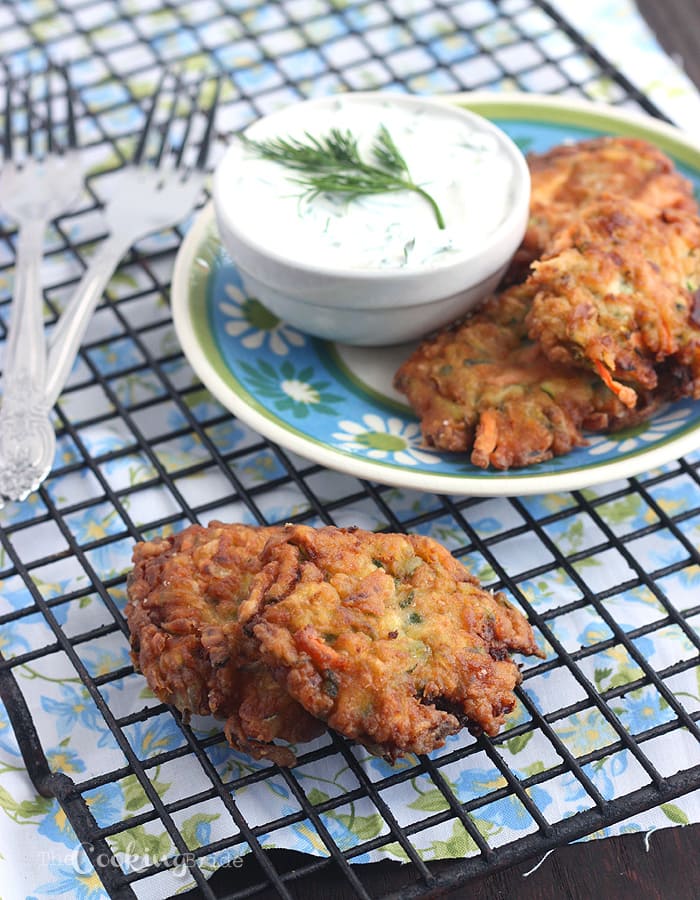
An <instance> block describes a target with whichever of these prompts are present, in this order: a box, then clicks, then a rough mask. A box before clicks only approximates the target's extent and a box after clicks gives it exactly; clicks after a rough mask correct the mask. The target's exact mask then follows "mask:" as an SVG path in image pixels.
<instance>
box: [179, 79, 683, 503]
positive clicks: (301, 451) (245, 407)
mask: <svg viewBox="0 0 700 900" xmlns="http://www.w3.org/2000/svg"><path fill="white" fill-rule="evenodd" d="M435 99H436V100H437V101H439V102H445V103H450V104H455V103H457V104H464V105H468V106H470V107H472V106H475V107H477V109H476V111H477V112H482V111H485V110H486V108H488V112H489V113H491V114H493V113H496V112H499V113H501V114H502V115H503V114H508V115H511V114H512V115H514V116H517V114H518V112H519V111H520V112H529V114H530V115H531V116H532V115H533V113H534V114H537V115H541V116H542V117H543V119H544V120H546V116H547V114H548V113H550V114H551V112H554V111H557V112H559V113H560V114H561V113H564V114H566V113H570V114H573V115H574V116H575V118H576V119H577V121H576V124H577V125H579V127H586V126H585V124H584V125H583V126H582V125H581V121H580V119H581V116H582V115H583V116H584V117H585V118H589V119H590V123H591V125H595V127H598V128H600V127H601V124H603V125H604V123H605V122H609V123H611V124H614V125H616V126H619V125H620V123H623V124H624V125H626V126H629V130H630V131H631V132H634V133H638V132H639V130H640V129H641V130H643V131H646V132H650V133H651V134H652V135H653V137H654V138H655V139H658V138H662V144H661V147H662V149H667V150H669V151H670V152H672V153H674V155H675V156H676V157H677V158H680V159H681V162H684V161H685V160H683V158H682V157H683V156H686V158H687V157H689V156H691V155H695V156H696V157H697V155H698V154H700V141H698V140H695V139H693V138H692V137H691V136H690V135H686V134H685V133H684V132H682V131H681V130H680V129H678V128H677V127H676V126H673V125H669V124H667V123H665V122H661V121H658V120H656V119H654V118H652V117H651V116H648V115H646V114H644V113H639V112H636V111H632V110H624V109H618V108H617V107H614V106H610V105H608V104H604V103H597V102H593V101H588V100H583V99H580V98H562V97H552V96H548V95H542V94H534V93H533V94H530V93H522V94H521V93H517V92H515V93H514V92H502V93H498V94H496V93H492V92H488V91H478V92H477V91H475V92H473V93H458V94H450V95H442V96H439V97H435ZM538 108H539V109H538ZM485 114H486V112H485ZM618 133H620V132H619V127H618ZM664 145H665V146H664ZM679 150H680V153H679ZM695 165H696V167H698V162H697V160H696V163H695ZM698 168H700V167H698ZM212 226H214V228H215V213H214V207H213V203H212V202H211V201H210V202H209V203H207V205H206V206H205V207H204V208H203V209H202V210H201V211H200V212H199V213H198V214H197V216H196V218H195V220H194V222H193V223H192V225H191V227H190V229H189V230H188V232H187V234H186V235H185V238H184V240H183V241H182V244H181V246H180V249H179V250H178V253H177V257H176V259H175V265H174V269H173V278H172V285H171V309H172V316H173V325H174V328H175V333H176V335H177V338H178V341H179V343H180V346H181V347H182V350H183V353H184V355H185V357H186V358H187V360H188V361H189V363H190V365H191V366H192V368H193V370H194V372H195V373H196V375H197V376H198V377H199V378H200V380H201V381H202V383H203V384H204V386H205V387H206V388H207V389H208V390H209V391H210V392H211V393H212V394H213V396H214V397H215V398H216V399H217V400H218V401H219V402H220V403H221V404H222V405H223V406H224V408H226V409H228V410H229V411H230V412H232V413H233V414H234V415H236V416H237V417H238V418H240V419H241V421H242V422H245V423H246V424H247V425H248V426H250V427H251V428H253V429H254V430H255V431H257V432H258V433H259V434H261V435H263V436H264V437H266V438H268V439H270V440H272V441H274V443H276V444H278V445H279V446H281V447H284V448H285V449H287V450H290V451H292V452H294V453H297V454H298V455H299V456H301V457H303V458H305V459H308V460H310V461H311V462H313V463H315V464H318V465H322V466H325V467H327V468H330V469H334V470H335V471H339V472H343V473H345V474H347V475H352V476H354V477H357V478H362V479H365V480H368V481H374V482H377V483H379V484H385V485H389V486H392V487H399V488H405V489H409V490H419V491H424V492H433V493H436V494H447V495H455V496H473V497H501V496H527V495H533V494H544V493H552V492H556V491H573V490H582V489H584V488H587V487H594V486H595V485H597V484H602V483H605V482H609V481H615V480H617V479H620V478H631V477H633V476H634V475H638V474H640V473H641V472H645V471H648V470H649V469H653V468H655V467H657V466H660V465H663V464H665V463H668V462H671V461H675V460H677V459H679V458H680V457H681V456H683V454H684V453H686V452H689V451H691V450H693V449H696V448H697V446H698V444H699V443H700V442H699V441H698V439H697V437H698V431H700V423H699V424H698V425H697V426H696V427H694V428H691V429H690V430H689V431H687V432H686V433H685V434H682V435H679V436H678V437H677V438H674V439H671V440H670V441H668V442H664V443H663V444H662V445H661V446H658V447H650V448H649V449H644V450H642V451H641V452H640V453H638V454H636V455H635V456H630V457H627V458H625V459H622V460H615V459H613V460H609V461H607V462H601V463H600V464H599V465H595V464H594V465H592V466H587V467H585V468H582V469H580V470H576V469H574V470H570V471H567V472H543V473H541V474H537V473H534V474H533V473H528V474H527V475H517V474H513V475H502V474H500V473H497V474H496V473H494V474H495V476H496V477H494V478H493V479H489V477H488V475H486V474H484V475H480V476H478V477H474V476H472V475H470V474H468V473H465V474H463V475H454V474H449V473H438V472H427V471H425V470H422V469H421V470H415V469H410V468H408V467H402V466H400V465H399V464H397V463H392V464H387V463H384V462H382V461H379V460H376V461H375V460H368V459H365V458H364V457H358V456H354V455H352V454H351V453H349V452H347V451H343V450H340V449H336V448H333V447H330V446H328V445H323V444H319V443H317V442H316V441H315V440H313V439H311V438H310V437H305V436H303V435H302V436H300V435H298V434H296V433H295V432H294V431H292V430H290V429H289V428H288V427H287V426H286V425H284V424H279V423H278V422H277V421H275V420H273V419H270V418H268V417H267V416H265V415H263V414H261V413H260V412H258V411H257V410H256V409H253V408H252V407H251V406H250V405H249V404H248V402H247V401H246V400H245V398H243V397H242V396H240V395H239V394H237V393H236V392H235V391H234V390H233V389H232V388H231V387H230V386H229V385H228V384H227V383H226V382H225V381H224V380H223V378H222V377H221V376H220V375H219V373H218V372H217V371H216V367H215V365H214V363H213V362H212V361H211V360H210V359H209V357H208V356H207V354H206V353H205V352H204V350H203V348H202V346H201V342H200V340H199V339H198V336H197V331H196V326H195V323H194V321H193V319H192V316H191V311H190V303H189V298H190V293H191V290H190V273H191V271H192V267H193V266H194V265H195V263H196V254H197V251H198V250H199V248H200V247H201V245H202V243H203V242H204V240H205V238H206V236H207V234H208V232H209V231H210V230H212ZM222 362H223V364H224V365H226V364H225V362H224V361H223V358H222Z"/></svg>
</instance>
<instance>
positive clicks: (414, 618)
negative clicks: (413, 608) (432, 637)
mask: <svg viewBox="0 0 700 900" xmlns="http://www.w3.org/2000/svg"><path fill="white" fill-rule="evenodd" d="M408 621H409V622H410V623H411V625H420V623H421V622H422V621H423V616H422V615H421V614H420V613H417V612H412V613H411V615H410V616H409V617H408Z"/></svg>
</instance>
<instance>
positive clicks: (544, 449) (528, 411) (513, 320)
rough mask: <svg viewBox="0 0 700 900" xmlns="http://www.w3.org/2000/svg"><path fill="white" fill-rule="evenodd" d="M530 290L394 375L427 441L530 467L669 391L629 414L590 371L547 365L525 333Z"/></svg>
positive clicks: (459, 327)
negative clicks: (417, 417) (419, 420)
mask: <svg viewBox="0 0 700 900" xmlns="http://www.w3.org/2000/svg"><path fill="white" fill-rule="evenodd" d="M532 299H533V289H532V287H531V286H530V285H529V284H525V285H517V286H514V287H511V288H509V289H508V290H506V291H504V292H502V293H501V294H498V295H496V296H494V297H492V298H491V299H489V300H488V301H487V302H486V303H485V304H484V305H483V306H482V307H481V308H480V309H479V311H478V312H477V313H475V314H474V315H472V316H471V317H469V318H467V319H465V320H464V321H462V322H460V323H457V324H455V325H453V326H450V327H448V328H446V329H444V330H443V331H441V332H439V333H438V334H437V335H434V336H433V337H432V338H429V339H428V340H426V341H424V342H423V343H422V344H421V345H420V346H419V347H418V349H417V350H416V351H415V352H414V353H413V355H412V356H411V357H410V358H409V359H408V360H407V361H406V362H405V363H403V365H402V366H401V368H400V369H399V370H398V372H397V373H396V378H395V382H394V383H395V385H396V388H397V389H398V390H400V391H402V392H403V393H405V394H406V396H407V397H408V399H409V402H410V403H411V406H412V407H413V408H414V409H415V411H416V413H417V414H418V416H419V417H420V418H421V428H422V431H423V437H424V439H425V441H426V443H427V444H429V445H430V446H433V447H437V448H438V449H441V450H449V451H455V452H470V453H471V461H472V463H473V464H474V465H476V466H480V467H481V468H487V467H488V466H489V465H491V466H493V467H494V468H497V469H507V468H511V467H517V466H526V465H532V464H533V463H537V462H541V461H543V460H546V459H550V458H551V457H553V456H560V455H562V454H564V453H568V452H569V451H570V450H571V449H572V448H573V447H575V446H578V445H580V444H581V443H583V436H582V434H581V429H583V428H586V429H588V430H590V431H605V430H608V431H612V430H616V429H619V428H623V427H627V426H628V425H633V424H636V422H638V421H641V420H643V419H644V418H646V417H647V416H649V415H650V414H651V412H652V411H653V409H654V408H655V406H656V405H658V403H660V402H661V401H662V399H666V398H667V397H668V396H669V392H670V385H671V379H669V387H668V389H665V390H664V391H659V392H657V395H656V396H651V395H650V394H644V396H643V397H642V399H641V401H640V403H639V405H638V407H637V408H635V409H634V410H630V409H628V408H626V407H625V405H624V404H623V403H622V402H621V401H620V400H619V399H618V398H617V397H616V396H615V395H614V394H613V393H612V392H611V391H610V390H609V389H608V388H607V387H606V386H605V385H604V384H603V383H602V382H601V381H600V379H599V378H598V377H597V376H596V375H594V374H593V373H590V372H587V371H585V370H579V369H575V368H570V367H567V366H564V365H557V364H555V363H552V362H550V360H548V359H547V357H546V356H545V355H544V354H543V353H542V351H541V350H540V348H539V347H538V345H537V344H535V343H533V342H532V341H531V340H530V339H529V337H528V334H527V324H526V320H527V314H528V311H529V310H530V306H531V303H532Z"/></svg>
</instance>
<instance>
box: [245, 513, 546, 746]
mask: <svg viewBox="0 0 700 900" xmlns="http://www.w3.org/2000/svg"><path fill="white" fill-rule="evenodd" d="M263 560H264V561H265V563H266V565H265V567H264V569H263V570H262V572H261V574H260V575H259V576H258V577H257V578H256V581H255V584H254V585H253V588H252V591H251V596H250V600H249V606H248V608H247V609H246V610H245V611H243V610H242V612H241V614H242V616H244V617H245V618H247V619H248V622H247V624H246V626H245V627H246V630H247V631H252V633H253V634H254V635H255V637H256V639H257V640H258V641H259V642H260V646H261V651H262V655H263V659H264V660H265V662H266V663H267V664H268V665H269V666H270V668H275V669H276V671H277V672H278V673H281V674H282V675H283V677H284V683H285V685H286V688H287V690H288V691H289V693H290V694H291V695H292V696H293V697H294V698H295V699H296V700H297V701H298V702H299V703H301V705H302V706H303V707H304V708H305V709H306V710H308V711H309V712H310V713H312V714H313V715H314V716H318V717H319V718H320V719H323V720H324V721H325V722H327V723H328V725H329V726H330V727H331V728H334V729H335V730H336V731H339V732H340V733H341V734H344V735H345V736H346V737H349V738H352V739H354V740H356V741H359V742H361V743H363V744H365V745H366V746H367V747H368V748H369V749H370V750H371V751H372V752H374V753H377V754H381V755H383V756H384V757H386V758H387V759H389V760H393V759H395V758H396V757H398V756H401V755H403V754H405V753H427V752H429V751H430V750H433V749H435V748H436V747H440V746H442V744H443V743H444V740H445V738H446V737H447V736H448V735H450V734H454V733H455V732H457V731H459V729H460V728H462V727H463V726H465V725H466V726H467V727H469V728H470V729H471V730H472V731H474V732H476V733H479V732H481V731H484V732H486V733H487V734H490V735H494V734H496V733H497V732H498V729H499V727H500V725H501V724H502V723H503V720H504V715H505V714H506V713H507V712H509V711H510V710H511V709H512V708H513V706H514V705H515V697H514V695H513V688H514V687H515V686H516V685H517V684H518V683H519V682H520V679H521V676H520V672H519V669H518V667H517V666H516V664H515V663H514V662H513V661H512V660H511V659H510V657H509V655H508V654H509V652H510V651H517V652H520V653H528V654H539V650H538V648H537V644H536V643H535V639H534V635H533V633H532V630H531V628H530V626H529V625H528V623H527V621H526V620H525V618H524V617H523V616H522V614H521V613H520V612H518V611H517V610H515V609H514V608H513V607H512V606H510V604H509V603H508V602H507V601H506V599H505V597H504V596H503V595H502V594H492V593H490V592H488V591H484V590H482V589H481V588H479V587H478V585H477V582H476V580H475V579H474V578H473V577H472V576H471V575H470V574H469V573H468V572H467V571H466V569H464V567H463V566H462V565H460V563H458V562H457V560H455V559H454V558H453V557H452V555H451V554H450V553H449V552H448V551H447V550H446V549H445V548H444V547H441V546H440V545H439V544H437V543H436V542H435V541H433V540H431V539H430V538H427V537H422V536H419V535H410V536H405V535H399V534H374V533H371V532H367V531H361V530H358V529H347V530H346V529H340V528H333V527H327V528H321V529H318V530H315V529H313V528H309V527H307V526H303V525H294V526H287V531H286V534H285V535H284V536H281V537H279V538H275V539H273V540H271V541H270V542H269V543H268V545H267V547H266V548H265V551H264V553H263Z"/></svg>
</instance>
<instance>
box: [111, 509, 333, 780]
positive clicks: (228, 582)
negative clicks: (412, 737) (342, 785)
mask: <svg viewBox="0 0 700 900" xmlns="http://www.w3.org/2000/svg"><path fill="white" fill-rule="evenodd" d="M282 532H283V529H281V528H256V527H253V526H247V525H224V524H222V523H220V522H212V523H211V524H210V525H209V527H208V528H202V527H200V526H198V525H192V526H190V527H189V528H186V529H185V530H184V531H182V532H180V533H179V534H177V535H175V536H174V537H168V538H163V539H156V540H154V541H146V542H143V543H139V544H136V546H135V548H134V555H133V561H134V569H133V571H132V572H131V574H130V576H129V579H128V593H129V602H128V604H127V606H126V617H127V621H128V623H129V629H130V632H131V646H132V657H133V660H134V665H135V667H136V668H137V669H138V670H140V671H141V672H143V674H144V675H145V676H146V678H147V680H148V683H149V685H150V687H151V689H152V690H153V692H154V693H155V694H156V696H157V697H159V699H161V700H163V701H164V702H166V703H170V704H172V705H173V706H176V707H177V708H178V709H179V710H180V711H181V712H182V713H183V715H184V716H185V717H188V716H189V715H192V714H199V715H210V714H211V715H215V716H217V717H219V718H223V719H226V720H227V721H226V726H225V731H226V735H227V737H228V740H229V742H230V743H231V745H232V746H233V747H235V748H237V749H239V750H243V751H245V752H246V753H248V754H249V755H250V756H253V757H256V758H269V759H272V760H274V761H276V762H279V763H280V764H282V765H291V764H293V762H294V755H293V753H292V752H291V750H289V749H288V748H286V747H280V746H277V745H275V744H274V743H272V742H273V741H274V740H276V739H278V738H279V739H282V740H286V741H290V742H292V743H294V742H297V741H305V740H310V739H311V738H313V737H315V736H316V735H318V734H319V733H320V732H321V731H322V726H321V725H320V723H318V722H317V721H316V720H315V719H313V718H312V717H311V716H309V715H308V714H307V713H306V712H305V711H304V710H303V709H302V708H301V707H300V706H299V704H297V703H296V702H294V701H293V700H292V698H291V697H290V696H289V695H288V694H287V692H286V691H285V690H284V688H283V687H282V686H281V685H280V684H279V683H278V682H277V681H276V680H275V679H274V677H273V676H272V673H271V672H270V671H269V670H267V669H266V668H265V666H264V665H263V664H262V663H261V661H260V659H259V655H258V653H257V646H256V645H255V642H254V641H253V640H252V639H251V638H250V637H249V636H247V635H246V634H244V632H243V631H242V629H241V627H240V624H239V621H238V615H239V610H240V607H241V604H242V603H243V602H244V601H245V600H246V599H247V597H248V593H249V590H250V586H251V584H252V581H253V578H254V577H255V575H256V574H257V573H258V571H259V569H260V555H261V553H262V550H263V548H264V546H265V544H266V543H267V541H268V540H269V539H270V538H272V537H276V536H279V534H280V533H282Z"/></svg>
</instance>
